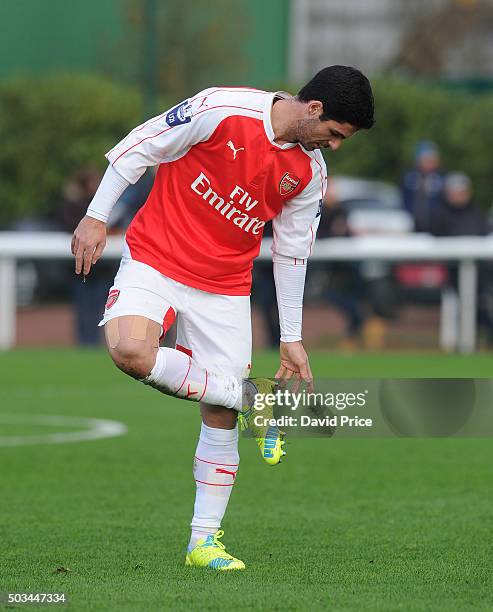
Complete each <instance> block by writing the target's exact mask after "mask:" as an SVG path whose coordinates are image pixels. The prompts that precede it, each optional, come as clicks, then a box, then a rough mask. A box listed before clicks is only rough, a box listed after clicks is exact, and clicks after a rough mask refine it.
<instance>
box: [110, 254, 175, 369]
mask: <svg viewBox="0 0 493 612" xmlns="http://www.w3.org/2000/svg"><path fill="white" fill-rule="evenodd" d="M179 301H180V296H177V295H176V294H175V291H174V288H173V286H170V285H169V284H168V282H167V279H165V278H164V277H163V276H162V275H161V274H159V272H157V271H156V270H154V269H153V268H151V267H150V266H147V265H145V264H141V263H140V262H135V261H133V260H130V259H126V258H124V259H123V260H122V263H121V265H120V269H119V270H118V273H117V275H116V277H115V281H114V284H113V286H112V287H111V289H110V291H109V294H108V300H107V302H106V307H105V311H104V315H103V319H102V320H101V322H100V324H99V325H100V326H101V325H104V327H105V337H106V343H107V346H108V350H109V352H110V354H111V356H112V358H113V360H114V361H115V363H116V365H118V367H120V368H121V369H122V370H124V371H126V372H127V373H129V374H131V375H133V376H142V372H144V374H143V376H147V374H148V373H149V372H150V370H151V369H152V367H153V365H154V361H155V354H156V351H157V348H158V346H159V338H160V336H161V335H162V333H165V332H166V331H167V329H168V328H169V327H170V325H171V324H172V323H173V321H174V318H175V316H176V310H177V308H178V306H177V303H178V302H179ZM149 366H150V367H149Z"/></svg>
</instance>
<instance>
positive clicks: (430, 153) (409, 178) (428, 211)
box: [402, 141, 444, 232]
mask: <svg viewBox="0 0 493 612" xmlns="http://www.w3.org/2000/svg"><path fill="white" fill-rule="evenodd" d="M415 160H416V165H415V167H414V168H412V169H410V170H408V171H407V172H406V174H405V175H404V179H403V182H402V195H403V200H404V207H405V208H406V210H408V211H409V212H410V213H411V215H412V217H413V219H414V226H415V230H416V231H417V232H429V231H430V228H431V219H432V215H433V211H434V210H435V208H436V207H437V206H438V205H439V204H440V202H441V199H442V194H443V182H444V175H443V171H442V170H441V168H440V154H439V151H438V147H437V146H436V144H435V143H433V142H430V141H422V142H420V143H418V144H417V145H416V151H415Z"/></svg>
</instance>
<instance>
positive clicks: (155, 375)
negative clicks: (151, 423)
mask: <svg viewBox="0 0 493 612" xmlns="http://www.w3.org/2000/svg"><path fill="white" fill-rule="evenodd" d="M142 382H143V383H144V384H146V385H150V386H151V387H154V388H155V389H158V390H159V391H161V392H162V393H166V394H167V395H174V396H176V397H180V398H183V399H187V400H190V401H195V402H200V401H204V402H207V403H208V404H213V405H216V406H224V407H225V408H232V409H235V410H241V381H240V380H237V379H236V378H235V377H234V376H225V375H220V374H217V373H215V372H210V371H209V370H207V369H206V368H203V367H201V366H199V365H197V364H196V363H195V362H194V360H193V359H192V358H191V357H189V356H188V355H186V354H185V353H182V352H181V351H178V350H176V349H171V348H166V347H162V348H160V349H158V351H157V355H156V363H155V364H154V367H153V368H152V370H151V373H150V374H149V376H147V377H146V378H144V379H143V380H142Z"/></svg>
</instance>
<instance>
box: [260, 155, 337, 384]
mask: <svg viewBox="0 0 493 612" xmlns="http://www.w3.org/2000/svg"><path fill="white" fill-rule="evenodd" d="M326 180H327V176H326V168H325V163H324V161H323V158H322V156H321V154H320V153H318V154H317V155H316V158H315V159H314V160H313V161H312V179H311V180H310V182H309V183H308V185H307V187H306V188H305V189H304V190H303V191H302V192H301V194H299V195H298V196H296V197H295V198H293V199H292V200H290V201H289V202H287V203H286V204H285V205H284V207H283V210H282V211H281V214H280V215H278V216H277V217H276V218H275V219H274V220H273V230H274V240H273V246H272V251H273V266H274V280H275V284H276V294H277V303H278V308H279V323H280V327H281V342H280V367H279V370H278V371H277V374H276V378H280V379H283V380H288V379H290V378H291V377H292V376H293V375H294V376H295V377H296V378H298V379H302V380H304V381H305V382H307V383H308V384H309V386H311V385H312V382H313V376H312V372H311V369H310V364H309V360H308V356H307V354H306V351H305V349H304V347H303V344H302V335H301V328H302V313H303V293H304V286H305V276H306V263H307V259H308V257H309V256H310V254H311V250H312V246H313V242H314V240H315V235H316V232H317V228H318V225H319V222H320V211H321V202H322V198H323V195H324V193H325V188H326Z"/></svg>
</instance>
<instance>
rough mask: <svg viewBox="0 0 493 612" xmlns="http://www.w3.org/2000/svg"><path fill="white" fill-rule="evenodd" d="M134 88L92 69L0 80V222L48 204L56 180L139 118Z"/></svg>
mask: <svg viewBox="0 0 493 612" xmlns="http://www.w3.org/2000/svg"><path fill="white" fill-rule="evenodd" d="M140 116H141V101H140V98H139V95H138V94H137V92H136V91H134V90H132V89H129V88H127V87H124V86H119V85H115V84H113V83H111V82H110V81H108V80H107V79H104V78H101V77H97V76H92V75H66V76H65V75H61V76H53V77H48V78H43V79H35V78H28V77H25V78H18V79H15V80H13V81H9V82H5V83H3V84H0V143H1V146H0V176H1V177H2V178H1V180H0V227H2V226H3V227H5V225H7V224H8V223H10V222H11V221H13V220H14V219H16V218H19V217H22V216H25V215H39V214H43V213H46V212H50V211H52V210H53V208H54V205H55V202H56V201H57V199H58V198H59V197H60V192H61V189H62V186H63V184H64V183H65V182H66V181H67V179H68V178H69V177H70V176H71V174H73V173H74V172H75V171H76V170H77V169H78V168H80V166H81V165H83V164H88V163H89V164H95V165H97V166H98V167H101V168H104V167H105V166H106V161H105V159H104V153H105V152H106V151H107V150H108V149H109V148H111V147H112V146H113V145H114V144H115V143H116V142H117V141H118V140H120V139H121V138H122V137H123V136H124V135H125V134H126V133H127V132H128V131H129V128H130V127H133V126H135V125H136V124H137V123H139V120H140Z"/></svg>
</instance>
